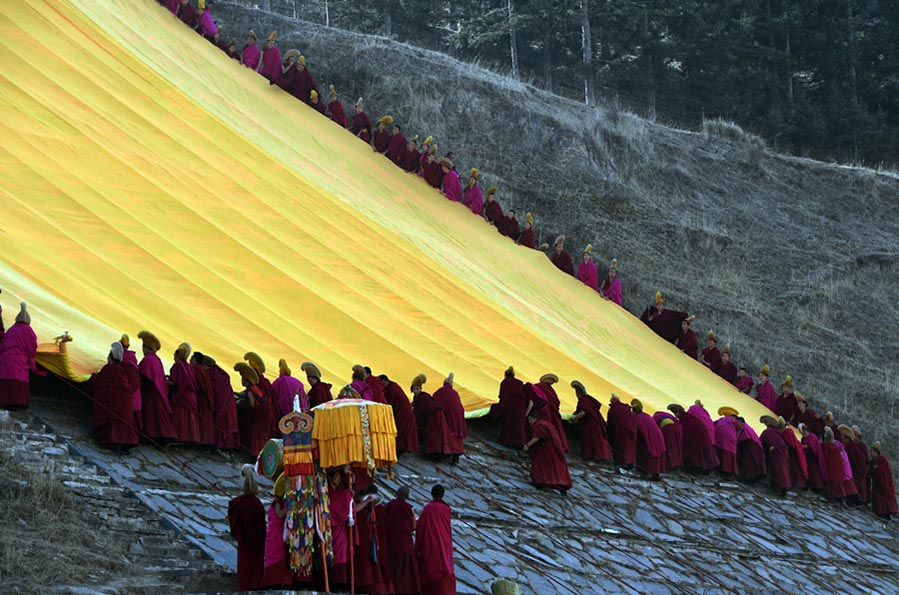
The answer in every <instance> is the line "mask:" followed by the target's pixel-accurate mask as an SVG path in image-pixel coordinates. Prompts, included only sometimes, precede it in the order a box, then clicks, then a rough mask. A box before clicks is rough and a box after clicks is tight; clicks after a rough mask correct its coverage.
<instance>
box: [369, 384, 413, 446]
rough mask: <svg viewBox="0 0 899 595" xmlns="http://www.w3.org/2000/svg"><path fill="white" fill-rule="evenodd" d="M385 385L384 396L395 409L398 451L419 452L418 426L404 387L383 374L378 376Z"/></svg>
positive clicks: (394, 417)
mask: <svg viewBox="0 0 899 595" xmlns="http://www.w3.org/2000/svg"><path fill="white" fill-rule="evenodd" d="M378 380H380V382H381V384H382V385H383V387H384V398H385V399H386V400H387V403H388V404H389V405H390V407H391V408H392V409H393V419H394V421H395V422H396V452H397V454H400V453H404V452H418V426H416V425H415V414H414V413H413V412H412V403H411V402H410V401H409V397H407V396H406V392H405V391H404V390H403V388H402V387H401V386H400V385H399V384H397V383H396V382H394V381H393V380H391V379H390V378H388V377H387V375H386V374H381V375H380V376H379V377H378Z"/></svg>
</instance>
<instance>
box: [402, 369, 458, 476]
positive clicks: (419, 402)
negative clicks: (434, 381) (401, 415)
mask: <svg viewBox="0 0 899 595" xmlns="http://www.w3.org/2000/svg"><path fill="white" fill-rule="evenodd" d="M427 379H428V378H427V376H425V375H424V374H419V375H418V376H416V377H415V378H414V379H413V380H412V386H411V391H412V394H413V395H415V396H414V397H413V401H412V411H413V413H414V414H415V423H416V424H417V425H418V434H419V437H418V442H419V444H421V451H422V454H424V456H425V458H426V459H429V460H432V461H440V460H442V459H443V455H445V454H451V453H452V450H453V446H454V445H453V436H452V432H451V431H450V427H449V424H448V423H447V421H446V412H445V411H444V410H443V408H442V407H441V406H440V403H438V402H437V399H435V398H434V397H432V396H431V395H430V394H429V393H426V392H424V391H423V390H422V386H423V385H424V383H425V382H427Z"/></svg>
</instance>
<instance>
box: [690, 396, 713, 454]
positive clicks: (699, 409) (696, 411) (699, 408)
mask: <svg viewBox="0 0 899 595" xmlns="http://www.w3.org/2000/svg"><path fill="white" fill-rule="evenodd" d="M687 412H688V413H690V414H691V415H695V416H696V417H697V418H698V419H700V420H702V423H703V425H704V426H705V428H706V431H707V432H708V433H709V441H710V442H711V443H712V446H717V445H718V443H717V442H716V441H715V422H713V421H712V416H711V415H709V412H708V411H706V408H705V407H704V406H703V404H702V401H700V400H699V399H696V402H694V403H693V404H692V405H690V408H689V409H687Z"/></svg>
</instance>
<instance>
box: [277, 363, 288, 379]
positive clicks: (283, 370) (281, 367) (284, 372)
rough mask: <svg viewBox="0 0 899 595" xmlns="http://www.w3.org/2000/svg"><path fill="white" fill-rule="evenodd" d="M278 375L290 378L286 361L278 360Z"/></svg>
mask: <svg viewBox="0 0 899 595" xmlns="http://www.w3.org/2000/svg"><path fill="white" fill-rule="evenodd" d="M278 374H280V375H281V376H290V366H288V365H287V360H286V359H279V360H278Z"/></svg>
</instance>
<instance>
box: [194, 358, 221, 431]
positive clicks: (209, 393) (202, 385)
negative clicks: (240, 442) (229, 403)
mask: <svg viewBox="0 0 899 595" xmlns="http://www.w3.org/2000/svg"><path fill="white" fill-rule="evenodd" d="M203 359H204V355H203V354H202V353H199V352H195V353H194V354H193V355H191V356H190V367H191V369H192V370H193V372H194V380H196V383H197V425H198V426H199V429H200V444H202V445H203V446H215V438H216V432H215V393H214V391H213V389H212V382H211V381H210V380H209V374H208V373H207V372H206V368H205V367H203Z"/></svg>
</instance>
